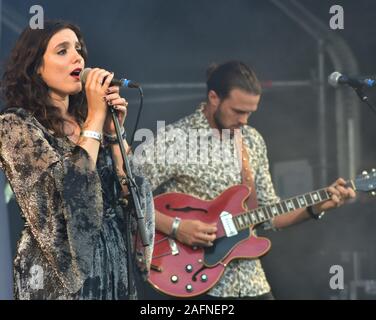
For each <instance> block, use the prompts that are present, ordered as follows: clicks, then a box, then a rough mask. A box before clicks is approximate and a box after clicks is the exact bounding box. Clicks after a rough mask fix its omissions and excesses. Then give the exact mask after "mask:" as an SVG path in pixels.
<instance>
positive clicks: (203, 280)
mask: <svg viewBox="0 0 376 320" xmlns="http://www.w3.org/2000/svg"><path fill="white" fill-rule="evenodd" d="M200 278H201V281H202V282H206V281H208V276H207V275H206V274H203V275H201V277H200Z"/></svg>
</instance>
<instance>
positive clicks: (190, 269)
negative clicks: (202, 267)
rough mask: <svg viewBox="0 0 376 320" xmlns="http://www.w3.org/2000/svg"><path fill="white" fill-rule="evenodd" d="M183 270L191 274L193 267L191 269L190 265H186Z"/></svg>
mask: <svg viewBox="0 0 376 320" xmlns="http://www.w3.org/2000/svg"><path fill="white" fill-rule="evenodd" d="M185 270H186V271H187V272H189V273H191V272H192V271H193V267H192V265H191V264H187V265H186V266H185Z"/></svg>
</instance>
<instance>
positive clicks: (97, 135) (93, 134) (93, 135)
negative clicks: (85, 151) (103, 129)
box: [81, 130, 102, 142]
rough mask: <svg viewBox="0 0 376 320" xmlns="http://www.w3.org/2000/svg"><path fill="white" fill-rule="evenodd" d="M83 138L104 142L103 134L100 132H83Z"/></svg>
mask: <svg viewBox="0 0 376 320" xmlns="http://www.w3.org/2000/svg"><path fill="white" fill-rule="evenodd" d="M81 136H82V137H85V138H92V139H95V140H97V141H99V142H102V134H101V133H100V132H96V131H90V130H83V131H82V132H81Z"/></svg>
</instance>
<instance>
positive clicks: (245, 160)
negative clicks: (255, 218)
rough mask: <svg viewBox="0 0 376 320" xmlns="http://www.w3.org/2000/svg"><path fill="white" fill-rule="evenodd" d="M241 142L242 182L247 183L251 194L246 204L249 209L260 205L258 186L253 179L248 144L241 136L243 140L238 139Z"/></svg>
mask: <svg viewBox="0 0 376 320" xmlns="http://www.w3.org/2000/svg"><path fill="white" fill-rule="evenodd" d="M238 141H239V144H240V143H241V151H242V152H241V159H242V167H241V168H242V170H241V178H242V184H244V185H246V186H247V187H248V188H249V190H250V192H251V194H250V195H249V197H248V198H247V200H246V203H245V204H246V205H247V207H248V209H249V210H252V209H255V208H257V206H258V203H257V193H256V187H255V182H254V179H253V175H252V171H251V166H250V164H249V154H248V151H247V146H246V144H245V142H244V139H243V138H241V140H238Z"/></svg>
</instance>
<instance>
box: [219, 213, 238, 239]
mask: <svg viewBox="0 0 376 320" xmlns="http://www.w3.org/2000/svg"><path fill="white" fill-rule="evenodd" d="M220 217H221V221H222V225H223V228H224V229H225V233H226V236H227V237H232V236H236V235H237V234H238V230H237V229H236V226H235V223H234V220H233V219H232V214H231V213H229V212H227V211H223V212H222V213H221V215H220Z"/></svg>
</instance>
